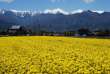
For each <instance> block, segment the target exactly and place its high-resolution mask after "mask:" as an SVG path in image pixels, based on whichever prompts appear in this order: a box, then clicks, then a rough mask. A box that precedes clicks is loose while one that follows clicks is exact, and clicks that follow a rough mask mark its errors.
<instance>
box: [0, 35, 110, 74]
mask: <svg viewBox="0 0 110 74" xmlns="http://www.w3.org/2000/svg"><path fill="white" fill-rule="evenodd" d="M0 74H110V39H95V38H93V39H92V38H72V37H46V36H42V37H40V36H30V37H1V38H0Z"/></svg>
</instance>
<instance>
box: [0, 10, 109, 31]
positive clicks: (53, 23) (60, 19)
mask: <svg viewBox="0 0 110 74" xmlns="http://www.w3.org/2000/svg"><path fill="white" fill-rule="evenodd" d="M11 25H24V26H26V27H28V28H31V29H32V30H34V31H35V30H36V31H37V30H38V28H39V27H38V26H39V25H40V29H41V30H48V31H65V30H76V29H78V28H81V27H87V28H90V29H92V30H93V29H96V28H101V29H106V28H108V29H110V12H104V11H96V10H92V11H91V10H87V11H84V10H75V11H72V12H67V11H64V10H62V9H59V8H57V9H53V10H50V9H48V10H45V11H43V12H41V11H34V12H33V11H17V10H12V9H11V10H6V9H1V10H0V29H1V30H4V29H7V28H8V27H10V26H11Z"/></svg>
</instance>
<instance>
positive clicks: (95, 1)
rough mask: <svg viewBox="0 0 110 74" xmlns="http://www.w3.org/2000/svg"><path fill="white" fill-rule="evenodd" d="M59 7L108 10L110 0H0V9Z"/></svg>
mask: <svg viewBox="0 0 110 74" xmlns="http://www.w3.org/2000/svg"><path fill="white" fill-rule="evenodd" d="M56 8H60V9H63V10H65V11H68V12H69V11H73V10H78V9H82V10H103V11H110V0H0V9H15V10H31V11H36V10H37V11H44V10H46V9H56Z"/></svg>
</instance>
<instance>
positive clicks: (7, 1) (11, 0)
mask: <svg viewBox="0 0 110 74" xmlns="http://www.w3.org/2000/svg"><path fill="white" fill-rule="evenodd" d="M13 1H14V0H0V2H6V3H11V2H13Z"/></svg>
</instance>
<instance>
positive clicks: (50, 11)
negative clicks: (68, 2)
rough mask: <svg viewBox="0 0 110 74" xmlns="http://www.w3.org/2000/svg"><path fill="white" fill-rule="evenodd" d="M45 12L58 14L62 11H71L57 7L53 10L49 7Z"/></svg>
mask: <svg viewBox="0 0 110 74" xmlns="http://www.w3.org/2000/svg"><path fill="white" fill-rule="evenodd" d="M44 13H45V14H47V13H50V14H57V13H62V14H65V15H68V14H69V13H68V12H66V11H64V10H62V9H60V8H57V9H53V10H50V9H47V10H45V11H44Z"/></svg>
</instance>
